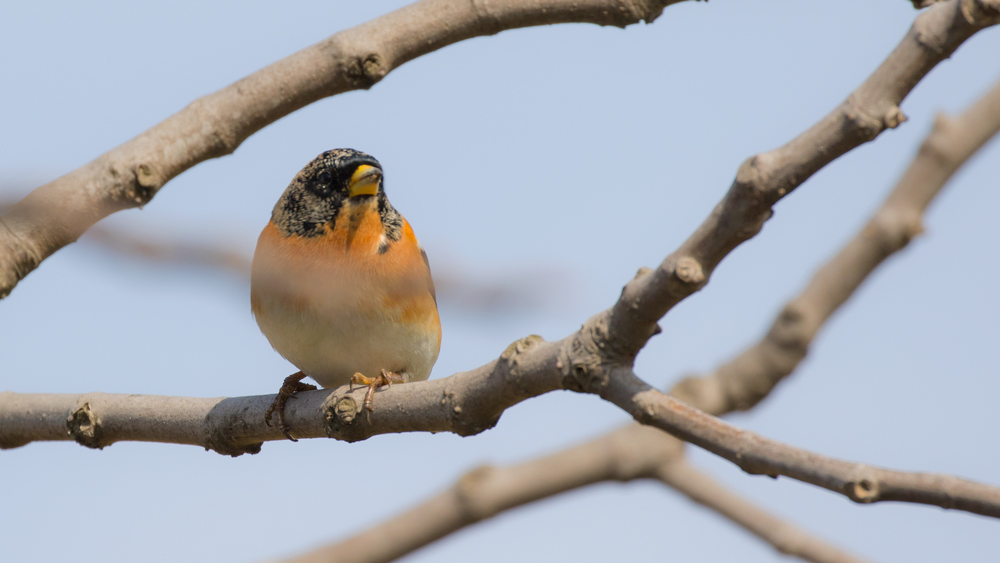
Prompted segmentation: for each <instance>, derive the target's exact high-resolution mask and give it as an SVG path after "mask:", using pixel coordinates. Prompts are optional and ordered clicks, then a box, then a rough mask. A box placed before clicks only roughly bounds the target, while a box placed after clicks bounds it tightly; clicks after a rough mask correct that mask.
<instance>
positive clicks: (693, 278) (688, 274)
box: [674, 256, 705, 286]
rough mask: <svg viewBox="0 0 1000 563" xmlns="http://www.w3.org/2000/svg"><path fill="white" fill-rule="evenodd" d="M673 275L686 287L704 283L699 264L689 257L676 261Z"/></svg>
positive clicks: (703, 274) (703, 273)
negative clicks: (686, 285)
mask: <svg viewBox="0 0 1000 563" xmlns="http://www.w3.org/2000/svg"><path fill="white" fill-rule="evenodd" d="M674 275H675V276H677V279H679V280H680V281H681V282H683V283H686V284H688V285H695V286H698V285H701V284H703V283H704V282H705V272H704V270H702V267H701V263H700V262H698V261H697V260H695V259H694V258H692V257H690V256H684V257H683V258H681V259H680V260H678V261H677V266H675V267H674Z"/></svg>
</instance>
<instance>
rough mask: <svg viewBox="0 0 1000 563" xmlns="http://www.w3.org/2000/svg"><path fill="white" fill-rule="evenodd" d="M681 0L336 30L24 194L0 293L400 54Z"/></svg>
mask: <svg viewBox="0 0 1000 563" xmlns="http://www.w3.org/2000/svg"><path fill="white" fill-rule="evenodd" d="M679 1H681V0H632V1H629V2H618V1H615V0H492V1H490V2H488V3H487V2H477V1H473V2H469V1H468V0H422V1H420V2H416V3H414V4H412V5H410V6H406V7H404V8H401V9H399V10H396V11H394V12H391V13H389V14H386V15H384V16H382V17H379V18H376V19H374V20H372V21H369V22H367V23H364V24H362V25H359V26H356V27H353V28H351V29H347V30H344V31H341V32H339V33H336V34H334V35H332V36H331V37H329V38H327V39H325V40H323V41H321V42H319V43H317V44H315V45H313V46H311V47H308V48H306V49H303V50H302V51H299V52H298V53H295V54H294V55H292V56H290V57H288V58H286V59H284V60H281V61H278V62H276V63H274V64H272V65H270V66H268V67H266V68H264V69H262V70H259V71H257V72H256V73H254V74H251V75H250V76H247V77H246V78H244V79H242V80H240V81H239V82H236V83H235V84H232V85H230V86H228V87H226V88H223V89H222V90H219V91H218V92H215V93H214V94H209V95H207V96H204V97H202V98H199V99H197V100H195V101H194V102H193V103H191V104H190V105H189V106H188V107H186V108H184V109H183V110H181V111H180V112H178V113H176V114H174V115H173V116H171V117H169V118H168V119H166V120H165V121H163V122H161V123H160V124H158V125H156V126H155V127H153V128H152V129H149V130H147V131H146V132H145V133H143V134H141V135H139V136H138V137H136V138H134V139H132V140H131V141H128V142H126V143H125V144H123V145H121V146H119V147H117V148H115V149H113V150H111V151H109V152H107V153H105V154H103V155H102V156H100V157H98V158H97V159H96V160H94V161H92V162H90V163H89V164H87V165H85V166H83V167H82V168H79V169H77V170H75V171H73V172H70V173H69V174H67V175H65V176H63V177H61V178H59V179H57V180H55V181H53V182H50V183H49V184H46V185H44V186H42V187H40V188H38V189H36V190H34V191H33V192H31V194H29V195H28V197H26V198H25V199H24V200H23V201H22V202H20V203H18V204H17V205H15V206H14V207H13V208H12V209H11V210H9V211H8V212H7V214H6V215H4V216H3V217H0V225H2V226H3V227H4V228H0V298H2V297H6V296H7V294H9V293H10V292H11V291H12V290H13V289H14V286H16V285H17V283H18V282H19V281H20V280H21V279H23V278H24V277H25V276H26V275H28V273H29V272H31V271H32V270H34V269H35V268H37V267H38V265H39V264H41V262H42V261H43V260H45V259H46V258H48V257H49V256H51V255H52V253H53V252H55V251H57V250H59V249H60V248H62V247H63V246H66V245H67V244H69V243H71V242H73V241H75V240H76V239H77V238H78V237H79V236H80V235H81V234H82V233H83V232H84V231H86V230H87V229H88V228H89V227H90V226H92V225H93V224H94V223H96V222H97V221H99V220H101V219H103V218H104V217H107V216H108V215H110V214H111V213H114V212H115V211H120V210H122V209H128V208H132V207H139V206H142V205H145V204H147V203H149V201H150V200H152V198H153V196H155V195H156V193H157V192H158V191H159V190H160V189H161V188H162V187H163V186H164V184H166V183H167V182H168V181H169V180H170V179H172V178H174V177H175V176H177V175H178V174H180V173H182V172H184V171H185V170H187V169H189V168H191V167H192V166H194V165H196V164H198V163H199V162H203V161H205V160H208V159H211V158H217V157H220V156H224V155H227V154H230V153H232V152H233V151H234V150H236V148H237V147H238V146H239V145H240V144H241V143H242V142H243V141H244V140H245V139H246V138H247V137H249V136H250V135H252V134H254V133H255V132H257V131H259V130H260V129H261V128H263V127H265V126H266V125H268V124H270V123H273V122H274V121H277V120H278V119H281V118H282V117H284V116H286V115H288V114H290V113H292V112H294V111H295V110H298V109H300V108H302V107H304V106H307V105H309V104H311V103H313V102H315V101H317V100H320V99H323V98H326V97H329V96H334V95H337V94H341V93H344V92H348V91H351V90H359V89H367V88H370V87H372V85H374V84H376V83H377V82H379V81H380V80H382V79H383V78H384V77H385V76H386V75H387V74H388V73H389V72H390V71H392V70H393V69H395V68H397V67H399V66H400V65H402V64H404V63H406V62H408V61H411V60H413V59H415V58H417V57H420V56H422V55H425V54H427V53H431V52H433V51H436V50H438V49H440V48H442V47H445V46H447V45H451V44H453V43H457V42H459V41H464V40H466V39H470V38H473V37H479V36H484V35H494V34H496V33H499V32H501V31H504V30H507V29H515V28H521V27H531V26H540V25H549V24H556V23H571V22H578V23H594V24H598V25H613V26H618V27H625V26H627V25H630V24H633V23H637V22H639V21H646V22H652V21H653V20H654V19H656V18H657V17H659V15H660V13H661V12H662V11H663V9H664V8H665V7H666V6H669V5H671V4H675V3H677V2H679Z"/></svg>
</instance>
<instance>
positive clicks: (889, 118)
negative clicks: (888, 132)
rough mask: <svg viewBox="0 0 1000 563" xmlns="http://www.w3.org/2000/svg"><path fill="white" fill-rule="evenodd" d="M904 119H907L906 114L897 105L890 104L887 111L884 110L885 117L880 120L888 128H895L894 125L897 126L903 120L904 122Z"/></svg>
mask: <svg viewBox="0 0 1000 563" xmlns="http://www.w3.org/2000/svg"><path fill="white" fill-rule="evenodd" d="M906 119H907V117H906V115H905V114H904V113H903V111H902V110H900V109H899V106H892V107H891V108H889V111H888V112H886V114H885V117H884V118H883V119H882V121H883V123H885V126H886V127H888V128H889V129H895V128H896V127H899V126H900V125H901V124H902V123H903V122H905V121H906Z"/></svg>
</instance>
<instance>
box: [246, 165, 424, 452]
mask: <svg viewBox="0 0 1000 563" xmlns="http://www.w3.org/2000/svg"><path fill="white" fill-rule="evenodd" d="M250 303H251V309H252V310H253V313H254V317H255V318H256V319H257V325H258V326H259V327H260V330H261V332H263V333H264V336H266V337H267V340H268V341H269V342H270V343H271V346H273V347H274V349H275V350H277V351H278V353H279V354H281V355H282V356H284V357H285V358H286V359H288V361H290V362H291V363H292V364H294V365H295V367H297V368H299V370H300V371H299V372H298V373H295V374H293V375H290V376H288V377H287V378H286V379H285V382H284V384H283V385H282V386H281V391H280V392H279V393H278V397H277V398H276V399H275V401H274V403H272V404H271V407H270V408H269V409H268V411H267V414H266V416H265V421H266V422H267V424H268V425H270V423H271V415H272V414H273V413H274V412H275V411H276V412H277V415H278V425H279V427H280V428H281V431H282V432H283V433H284V434H285V436H287V437H288V438H289V439H290V440H293V441H294V440H295V438H293V437H292V436H291V434H290V433H289V429H288V425H287V424H286V423H285V419H284V406H285V402H286V401H287V400H288V398H289V397H291V396H292V395H293V394H294V393H295V392H297V391H304V390H308V389H315V388H316V387H315V386H313V385H309V384H307V383H303V382H302V379H303V378H305V377H311V378H313V379H314V380H316V381H317V382H318V383H319V384H320V385H322V386H323V387H329V388H332V387H339V386H341V385H346V384H352V385H353V384H361V385H366V386H368V393H367V394H366V396H365V408H366V409H368V410H372V401H373V397H374V392H375V390H376V389H377V388H378V387H381V386H383V385H389V384H392V383H398V382H406V381H421V380H424V379H427V377H428V376H429V375H430V373H431V367H432V366H433V365H434V362H435V361H436V360H437V357H438V351H439V350H440V348H441V322H440V320H439V318H438V311H437V298H436V296H435V293H434V282H433V280H432V279H431V272H430V266H429V265H428V262H427V254H426V253H425V252H424V250H423V248H421V246H420V243H418V242H417V238H416V236H414V234H413V229H412V228H410V224H409V223H408V222H407V221H406V219H404V218H403V216H402V215H400V214H399V212H398V211H396V209H395V208H393V207H392V205H391V204H390V203H389V200H388V198H386V195H385V189H384V186H383V180H382V166H381V165H380V164H379V162H378V161H377V160H375V158H374V157H372V156H370V155H367V154H365V153H363V152H359V151H356V150H352V149H335V150H331V151H327V152H324V153H323V154H321V155H319V156H317V157H316V158H315V159H313V161H312V162H310V163H309V164H307V165H306V167H305V168H303V169H302V171H300V172H299V173H298V174H297V175H296V176H295V179H293V180H292V183H291V184H290V185H289V186H288V189H286V190H285V192H284V193H283V194H282V195H281V198H280V199H279V200H278V203H277V204H276V205H275V206H274V210H273V212H272V213H271V220H270V221H269V222H268V224H267V226H266V227H264V231H263V232H262V233H261V234H260V238H259V239H258V240H257V250H256V251H255V252H254V257H253V268H252V274H251V285H250Z"/></svg>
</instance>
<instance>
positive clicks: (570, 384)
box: [0, 0, 1000, 517]
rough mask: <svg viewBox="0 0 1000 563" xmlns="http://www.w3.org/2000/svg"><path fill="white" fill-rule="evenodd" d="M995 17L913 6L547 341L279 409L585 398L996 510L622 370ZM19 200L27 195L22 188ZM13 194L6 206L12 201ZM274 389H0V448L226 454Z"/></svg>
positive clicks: (331, 421)
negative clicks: (899, 31)
mask: <svg viewBox="0 0 1000 563" xmlns="http://www.w3.org/2000/svg"><path fill="white" fill-rule="evenodd" d="M998 21H1000V0H948V1H946V2H942V3H940V4H938V5H935V6H934V7H932V8H931V9H929V10H927V11H925V12H922V13H921V14H920V15H919V16H918V17H917V19H916V21H915V22H914V25H913V27H912V28H911V29H910V31H909V32H908V33H907V35H906V36H905V37H904V38H903V40H902V41H901V43H900V44H899V45H898V46H897V48H896V49H895V50H894V51H893V52H892V53H891V54H890V55H889V57H888V58H887V59H886V61H885V62H884V63H883V64H882V65H881V66H880V67H879V68H878V69H877V70H876V71H875V72H874V73H873V74H872V75H871V76H870V77H869V78H868V79H867V80H866V81H865V82H864V84H862V85H861V86H860V87H859V88H858V90H856V91H855V92H854V93H852V94H851V95H850V96H849V97H848V99H847V100H846V101H845V102H844V103H843V104H841V106H839V107H838V108H836V109H835V110H834V111H833V112H832V113H830V114H829V115H828V116H826V117H825V118H823V119H822V120H821V121H820V122H819V123H817V124H816V125H814V126H813V127H812V128H810V129H809V130H807V131H806V132H805V133H803V134H802V135H800V136H799V137H798V138H796V139H794V140H792V141H791V142H790V143H788V144H787V145H785V146H783V147H780V148H778V149H775V150H773V151H770V152H768V153H763V154H760V155H757V156H755V157H753V158H751V159H749V160H748V161H747V162H746V163H744V165H743V166H742V167H741V168H740V170H739V173H738V174H737V177H736V180H735V182H734V183H733V185H732V187H731V188H730V190H729V192H728V193H727V194H726V196H725V198H724V199H723V200H722V202H721V203H720V204H719V205H718V206H717V207H716V208H715V209H714V210H713V212H712V214H711V215H710V216H709V217H708V219H706V221H705V222H704V223H703V224H702V225H701V226H700V227H699V228H698V230H697V231H696V232H695V233H694V234H693V235H692V236H691V238H689V239H688V241H686V242H685V243H684V244H683V245H682V246H681V248H680V249H678V250H677V251H675V252H674V253H673V254H671V255H670V256H668V257H667V258H666V259H665V260H664V262H663V263H662V264H661V265H660V266H659V267H658V268H657V269H656V270H655V271H649V272H640V275H638V276H637V277H636V279H635V280H633V281H632V282H630V283H629V284H628V285H626V287H625V289H624V290H623V292H622V295H621V297H620V299H619V300H618V302H617V303H616V304H615V306H614V307H613V308H612V309H610V310H606V311H604V312H602V313H599V314H597V315H595V316H594V317H592V318H591V319H589V320H588V321H587V322H586V323H584V325H583V326H582V327H581V329H580V330H579V331H577V332H576V333H574V334H572V335H570V336H569V337H567V338H565V339H563V340H561V341H559V342H552V343H549V342H545V341H544V340H542V339H541V338H540V337H537V336H531V337H527V338H524V339H522V340H520V341H518V342H516V343H514V344H512V345H511V346H510V347H508V349H507V350H506V351H505V352H504V353H503V354H501V356H500V357H499V358H498V359H497V360H494V361H492V362H490V363H489V364H486V365H484V366H482V367H479V368H476V369H474V370H471V371H468V372H462V373H457V374H455V375H452V376H450V377H447V378H444V379H437V380H431V381H426V382H420V383H410V384H406V385H396V386H393V387H391V388H389V389H386V390H384V391H382V392H380V393H379V394H378V397H377V399H376V409H375V412H374V413H368V412H367V411H363V410H362V409H361V408H360V406H361V404H362V402H361V394H362V393H363V392H364V391H363V390H362V389H359V390H357V391H355V392H350V391H348V390H347V389H346V388H344V387H342V388H340V389H336V390H333V391H329V390H324V391H310V392H304V393H301V394H300V395H298V396H297V397H298V400H296V401H293V402H292V405H291V408H290V409H288V412H287V417H286V419H287V421H288V422H289V424H290V426H291V428H292V431H293V432H294V433H295V435H296V436H299V437H319V436H328V437H332V438H337V439H342V440H347V441H354V440H361V439H365V438H368V437H370V436H373V435H376V434H381V433H387V432H419V431H450V432H455V433H457V434H460V435H463V436H466V435H471V434H475V433H478V432H481V431H483V430H485V429H487V428H490V427H492V426H493V425H495V424H496V422H497V420H498V419H499V417H500V415H501V413H502V412H503V411H504V410H505V409H506V408H508V407H510V406H512V405H514V404H516V403H518V402H520V401H522V400H525V399H527V398H530V397H534V396H537V395H540V394H543V393H546V392H549V391H554V390H557V389H568V390H573V391H579V392H588V393H594V394H598V395H600V396H601V397H602V398H604V399H606V400H608V401H610V402H613V403H614V404H616V405H618V406H619V407H621V408H622V409H624V410H625V411H627V412H629V413H630V414H631V415H632V416H633V417H634V418H635V419H636V420H637V421H639V422H641V423H644V424H647V425H652V426H656V427H658V428H660V429H662V430H665V431H667V432H668V433H670V434H673V435H675V436H677V437H679V438H681V439H683V440H686V441H689V442H691V443H694V444H696V445H698V446H700V447H702V448H705V449H706V450H708V451H711V452H713V453H716V454H717V455H719V456H721V457H724V458H725V459H727V460H729V461H731V462H733V463H735V464H736V465H738V466H739V467H741V468H742V469H743V470H744V471H747V472H749V473H754V474H768V475H772V476H777V475H786V476H789V477H792V478H795V479H798V480H801V481H804V482H807V483H811V484H814V485H817V486H820V487H823V488H826V489H829V490H832V491H835V492H838V493H841V494H844V495H846V496H848V497H849V498H851V499H852V500H855V501H857V502H875V501H880V500H901V501H907V502H917V503H925V504H932V505H937V506H942V507H945V508H957V509H960V510H966V511H969V512H974V513H977V514H984V515H988V516H993V517H1000V489H996V488H993V487H989V486H986V485H980V484H977V483H972V482H969V481H964V480H961V479H957V478H954V477H947V476H937V475H928V474H914V473H904V472H895V471H889V470H883V469H874V468H869V467H866V466H864V465H860V464H853V463H848V462H844V461H840V460H836V459H832V458H828V457H824V456H820V455H818V454H813V453H810V452H806V451H804V450H800V449H797V448H793V447H790V446H787V445H784V444H781V443H778V442H775V441H773V440H769V439H767V438H764V437H762V436H759V435H756V434H754V433H752V432H747V431H744V430H739V429H736V428H734V427H732V426H730V425H728V424H726V423H724V422H722V421H721V420H718V419H716V418H714V417H712V416H710V415H707V414H705V413H703V412H701V411H698V410H697V409H694V408H692V407H690V406H688V405H686V404H684V403H682V402H680V401H678V400H676V399H674V398H672V397H669V396H667V395H665V394H663V393H660V392H658V391H656V390H655V389H653V388H651V387H649V386H648V385H646V384H645V383H643V382H642V381H641V380H640V379H638V378H637V377H636V376H635V374H634V373H633V372H632V364H633V362H634V359H635V355H636V354H637V353H638V352H639V350H641V348H642V347H643V346H644V345H645V343H646V341H647V340H648V339H649V338H650V337H651V336H652V335H654V334H655V333H656V332H657V330H658V326H657V324H656V322H657V320H658V319H659V318H660V317H662V316H663V315H664V314H665V313H666V312H667V311H669V310H670V308H672V307H673V306H674V305H675V304H677V303H678V302H680V301H681V300H682V299H684V298H685V297H687V296H688V295H690V294H691V293H694V292H695V291H697V290H699V289H701V288H702V287H703V286H704V285H705V284H706V283H707V280H708V277H709V276H710V275H711V273H712V271H713V270H714V268H715V267H716V266H717V265H718V264H719V262H720V261H721V260H722V259H723V258H724V257H725V256H726V255H728V253H729V252H731V251H732V250H733V249H734V248H735V247H736V246H738V245H739V244H741V243H742V242H744V241H746V240H748V239H749V238H751V237H753V236H754V235H755V234H756V233H757V232H759V230H760V228H761V227H762V226H763V223H764V221H766V220H767V219H768V218H769V217H770V216H771V206H772V205H773V204H774V203H776V202H777V201H778V200H780V199H781V198H783V197H784V196H785V195H787V194H788V193H790V192H791V191H792V190H794V189H795V188H796V187H797V186H799V185H800V184H801V183H802V182H804V181H805V180H806V179H807V178H809V176H811V175H812V174H813V173H815V172H816V171H817V170H819V169H820V168H822V167H823V166H825V165H826V164H827V163H829V162H830V161H832V160H833V159H835V158H836V157H837V156H840V155H841V154H844V153H845V152H847V151H848V150H850V149H852V148H855V147H857V146H859V145H860V144H862V143H864V142H867V141H870V140H872V139H873V138H874V137H875V136H877V135H878V134H879V133H880V132H881V131H883V130H884V129H885V128H887V127H894V126H896V125H898V124H899V123H901V122H902V120H903V116H902V114H901V113H900V110H899V107H898V106H899V103H901V102H902V100H903V98H904V97H905V96H906V94H907V93H909V91H910V90H911V89H912V88H913V86H915V85H916V84H917V83H918V82H919V81H920V79H921V78H922V77H923V76H925V75H926V73H927V72H928V71H929V70H930V69H931V68H933V67H934V66H935V65H936V64H937V63H938V62H940V61H942V60H944V59H945V58H947V57H948V56H949V55H950V54H951V53H952V52H953V51H954V50H955V49H956V48H957V47H958V46H959V45H960V44H961V43H962V42H963V41H964V40H965V39H967V38H968V37H970V36H971V35H972V34H974V33H975V32H976V31H978V30H980V29H982V28H983V27H986V26H989V25H994V24H996V23H997V22H998ZM29 199H30V197H29ZM19 205H20V204H19ZM272 399H273V396H256V397H242V398H229V399H191V398H178V397H149V396H136V395H127V396H126V395H107V394H101V393H91V394H87V395H22V394H15V393H3V394H0V422H3V426H2V430H0V444H2V445H3V446H4V447H14V446H17V445H22V444H25V443H28V442H30V441H33V440H39V439H42V440H44V439H49V440H51V439H64V440H65V439H70V438H72V439H76V440H77V441H78V442H80V443H82V444H85V445H88V446H91V447H103V446H106V445H109V444H111V443H113V442H115V441H118V440H144V441H163V442H173V443H185V444H198V445H202V446H204V447H206V448H210V449H214V450H216V451H219V452H221V453H228V454H232V455H238V454H240V453H245V452H256V451H259V449H260V445H261V442H262V441H264V440H273V439H281V438H282V435H281V433H280V432H279V431H278V430H276V429H272V428H269V427H267V426H266V425H265V424H264V420H263V413H264V411H265V409H266V408H267V406H268V405H269V404H270V402H271V400H272Z"/></svg>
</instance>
